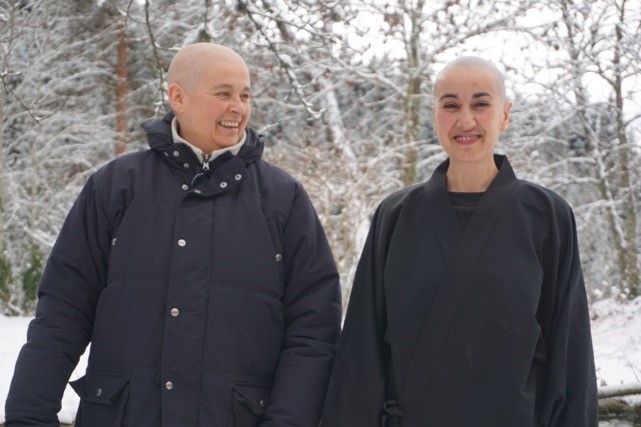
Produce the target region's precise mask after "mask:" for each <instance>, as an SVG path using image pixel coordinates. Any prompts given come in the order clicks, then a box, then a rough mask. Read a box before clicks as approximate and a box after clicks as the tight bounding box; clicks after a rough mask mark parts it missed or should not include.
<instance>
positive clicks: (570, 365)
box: [538, 206, 598, 427]
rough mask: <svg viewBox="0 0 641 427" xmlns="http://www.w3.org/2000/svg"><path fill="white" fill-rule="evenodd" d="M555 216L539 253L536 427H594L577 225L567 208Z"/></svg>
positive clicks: (593, 388)
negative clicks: (541, 364)
mask: <svg viewBox="0 0 641 427" xmlns="http://www.w3.org/2000/svg"><path fill="white" fill-rule="evenodd" d="M559 211H560V215H559V217H560V218H561V219H557V223H556V224H555V225H556V233H555V238H554V239H552V244H551V245H550V246H548V247H547V250H546V253H544V267H545V275H546V278H545V287H544V289H543V294H542V299H541V304H542V305H541V306H540V308H539V316H540V321H541V324H542V331H543V335H544V339H545V343H546V352H547V378H546V382H545V388H544V391H543V398H542V404H541V406H540V411H539V424H538V425H542V426H550V427H567V426H586V427H596V426H597V425H598V397H597V387H596V373H595V367H594V355H593V349H592V338H591V333H590V318H589V312H588V302H587V296H586V291H585V284H584V281H583V273H582V270H581V262H580V258H579V246H578V241H577V234H576V225H575V222H574V216H573V214H572V211H571V209H570V207H569V206H563V207H562V208H561V209H559Z"/></svg>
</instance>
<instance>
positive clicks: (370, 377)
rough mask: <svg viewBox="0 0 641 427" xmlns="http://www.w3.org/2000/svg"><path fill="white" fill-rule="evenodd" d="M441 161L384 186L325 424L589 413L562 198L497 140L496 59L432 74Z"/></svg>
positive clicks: (592, 393)
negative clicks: (419, 178) (529, 177)
mask: <svg viewBox="0 0 641 427" xmlns="http://www.w3.org/2000/svg"><path fill="white" fill-rule="evenodd" d="M433 96H434V104H433V107H432V111H433V115H434V129H435V132H436V134H437V136H438V139H439V141H440V144H441V146H442V148H443V150H444V153H445V154H446V159H445V161H444V162H443V163H441V164H440V165H439V166H438V167H437V168H436V170H435V171H434V173H433V175H432V176H431V178H430V179H429V180H428V181H427V182H424V183H421V184H418V185H415V186H413V187H410V188H407V189H404V190H401V191H399V192H397V193H395V194H392V195H390V196H389V197H387V198H386V199H385V200H384V201H383V202H382V203H381V204H380V206H379V207H378V209H377V211H376V212H375V214H374V217H373V219H372V225H371V229H370V233H369V236H368V239H367V241H366V243H365V247H364V249H363V252H362V255H361V259H360V262H359V264H358V268H357V271H356V275H355V279H354V284H353V288H352V293H351V296H350V300H349V306H348V309H347V315H346V318H345V323H344V328H343V332H342V335H341V339H340V342H339V348H338V352H337V354H336V359H335V361H334V367H333V372H332V377H331V379H330V385H329V389H328V393H327V398H326V401H325V406H324V410H323V417H322V426H323V427H354V426H363V427H365V426H367V427H374V426H383V427H385V426H402V427H454V426H455V427H543V426H545V427H575V426H581V427H596V426H597V424H598V417H597V413H598V404H597V389H596V374H595V368H594V357H593V350H592V342H591V335H590V319H589V315H588V304H587V297H586V290H585V285H584V282H583V275H582V272H581V264H580V258H579V247H578V243H577V234H576V227H575V223H574V217H573V213H572V210H571V208H570V206H569V205H568V204H567V203H566V202H565V201H564V200H563V199H562V198H561V197H560V196H558V195H557V194H555V193H554V192H552V191H550V190H549V189H546V188H543V187H541V186H538V185H535V184H532V183H530V182H527V181H523V180H520V179H518V178H517V177H516V175H515V173H514V171H513V170H512V167H511V166H510V163H509V161H508V159H507V157H506V156H504V155H500V154H497V153H496V152H495V149H496V145H497V143H498V141H499V136H500V135H501V133H502V132H504V131H505V130H506V129H507V128H508V125H509V121H510V112H511V107H512V104H511V103H510V102H509V101H508V100H507V97H506V91H505V83H504V81H503V76H502V74H501V73H500V72H499V70H498V69H497V68H496V67H495V66H494V65H493V64H491V63H490V62H488V61H486V60H484V59H482V58H478V57H462V58H458V59H456V60H454V61H452V62H450V63H448V64H447V65H446V66H445V67H444V68H443V69H442V70H441V71H440V72H439V73H438V75H437V76H436V79H435V82H434V87H433Z"/></svg>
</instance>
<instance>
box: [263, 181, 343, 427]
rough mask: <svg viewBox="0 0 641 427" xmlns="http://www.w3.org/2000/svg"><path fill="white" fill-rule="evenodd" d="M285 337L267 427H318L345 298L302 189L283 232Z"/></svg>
mask: <svg viewBox="0 0 641 427" xmlns="http://www.w3.org/2000/svg"><path fill="white" fill-rule="evenodd" d="M282 232H283V262H284V271H285V283H284V294H283V311H284V321H285V327H286V330H285V336H284V339H283V345H282V350H281V354H280V358H279V362H278V366H277V369H276V373H275V377H274V384H273V388H272V393H271V396H270V402H269V405H268V407H267V411H266V414H265V418H264V422H263V423H262V424H261V425H262V426H263V427H283V426H294V425H296V426H309V427H312V426H317V425H318V422H319V419H320V412H321V408H322V404H323V399H324V397H325V391H326V389H327V382H328V380H329V374H330V371H331V366H332V362H333V360H334V355H335V352H336V345H337V342H338V336H339V334H340V320H341V295H340V284H339V277H338V272H337V269H336V264H335V262H334V258H333V255H332V252H331V249H330V247H329V243H328V241H327V238H326V236H325V233H324V231H323V228H322V226H321V224H320V221H319V219H318V217H317V215H316V212H315V211H314V208H313V207H312V204H311V202H310V200H309V198H308V196H307V194H306V192H305V191H304V189H303V188H302V187H301V186H300V185H299V184H297V187H296V193H295V195H294V199H293V202H292V205H291V209H290V212H289V215H288V218H287V220H286V222H285V224H284V227H283V231H282Z"/></svg>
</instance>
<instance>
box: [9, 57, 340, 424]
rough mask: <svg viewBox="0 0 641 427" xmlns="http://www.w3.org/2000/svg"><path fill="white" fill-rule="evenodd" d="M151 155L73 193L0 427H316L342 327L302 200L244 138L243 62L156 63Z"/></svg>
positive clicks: (324, 250)
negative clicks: (68, 398) (71, 408)
mask: <svg viewBox="0 0 641 427" xmlns="http://www.w3.org/2000/svg"><path fill="white" fill-rule="evenodd" d="M168 80H169V86H168V93H169V101H170V104H171V110H172V111H171V112H169V113H168V114H167V115H165V116H164V117H163V118H162V119H154V120H150V121H148V122H145V123H143V128H144V129H145V131H146V132H147V139H148V142H149V147H150V148H149V149H148V150H145V151H141V152H137V153H131V154H126V155H123V156H121V157H119V158H118V159H115V160H113V161H112V162H110V163H108V164H107V165H105V166H104V167H103V168H101V169H100V170H99V171H97V172H96V173H95V174H94V175H93V176H91V178H90V179H89V180H88V182H87V184H86V186H85V187H84V189H83V190H82V192H81V194H80V196H79V197H78V199H77V201H76V202H75V204H74V205H73V207H72V209H71V211H70V212H69V215H68V217H67V219H66V221H65V223H64V225H63V227H62V230H61V232H60V235H59V237H58V239H57V240H56V244H55V245H54V247H53V249H52V251H51V255H50V257H49V260H48V262H47V266H46V269H45V272H44V275H43V278H42V282H41V283H40V287H39V292H38V295H39V301H38V306H37V310H36V317H35V319H34V320H33V321H32V322H31V324H30V325H29V332H28V341H27V343H26V344H25V345H24V347H23V348H22V350H21V352H20V355H19V358H18V361H17V363H16V369H15V374H14V376H13V380H12V383H11V388H10V391H9V396H8V399H7V402H6V424H5V426H7V427H10V426H58V425H59V424H58V419H57V415H56V414H57V412H58V411H59V410H60V405H61V404H60V402H61V397H62V393H63V391H64V389H65V386H66V383H67V381H68V380H69V377H70V375H71V373H72V371H73V369H74V368H75V366H76V364H77V363H78V359H79V357H80V355H81V354H82V353H83V352H84V350H85V348H86V347H87V345H88V344H89V343H91V350H90V353H89V360H88V367H87V371H86V375H84V376H83V377H82V378H80V379H79V380H77V381H74V382H72V383H71V386H72V387H73V389H74V390H75V391H76V392H77V393H78V395H79V396H80V406H79V409H78V414H77V418H76V424H75V426H76V427H78V426H84V427H101V426H109V427H114V426H130V427H131V426H133V427H158V426H163V427H218V426H220V427H230V426H243V427H249V426H252V427H253V426H263V427H268V426H271V427H284V426H309V427H312V426H317V425H318V422H319V418H320V411H321V406H322V401H323V398H324V396H325V391H326V387H327V382H328V379H329V373H330V370H331V365H332V361H333V357H334V352H335V347H336V342H337V340H338V334H339V329H340V318H341V314H340V301H341V299H340V289H339V283H338V273H337V270H336V266H335V264H334V261H333V257H332V254H331V252H330V248H329V245H328V242H327V239H326V237H325V234H324V232H323V229H322V228H321V225H320V222H319V220H318V217H317V215H316V213H315V211H314V209H313V207H312V204H311V203H310V200H309V198H308V196H307V194H306V193H305V191H304V189H303V187H302V186H301V185H300V184H299V183H298V182H297V181H295V180H294V179H293V178H292V177H291V176H290V175H288V174H287V173H285V172H284V171H282V170H281V169H278V168H277V167H275V166H272V165H270V164H269V163H267V162H265V161H264V160H263V159H262V158H261V156H262V152H263V148H264V142H263V139H262V137H261V136H260V135H258V134H257V133H256V131H255V130H254V129H252V128H250V127H248V126H247V123H248V121H249V118H250V114H251V103H250V99H251V88H250V79H249V72H248V70H247V66H246V64H245V62H244V61H243V59H242V58H241V57H240V56H239V55H238V54H237V53H236V52H234V51H233V50H231V49H229V48H227V47H224V46H220V45H215V44H195V45H189V46H186V47H184V48H183V49H182V50H180V51H179V52H178V53H177V54H176V56H175V58H174V59H173V60H172V62H171V64H170V66H169V72H168Z"/></svg>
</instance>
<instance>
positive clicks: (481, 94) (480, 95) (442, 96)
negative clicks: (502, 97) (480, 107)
mask: <svg viewBox="0 0 641 427" xmlns="http://www.w3.org/2000/svg"><path fill="white" fill-rule="evenodd" d="M484 96H489V97H490V98H494V97H493V96H492V94H491V93H489V92H477V93H475V94H473V95H472V99H476V98H483V97H484ZM447 98H454V99H458V95H457V94H455V93H445V94H443V95H441V97H440V98H439V99H438V100H439V101H441V100H443V99H447Z"/></svg>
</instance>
